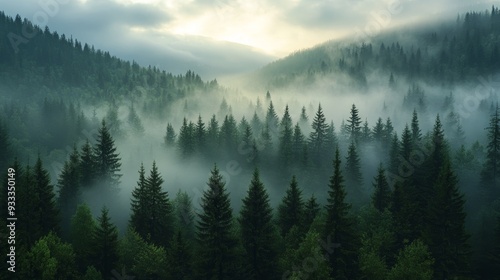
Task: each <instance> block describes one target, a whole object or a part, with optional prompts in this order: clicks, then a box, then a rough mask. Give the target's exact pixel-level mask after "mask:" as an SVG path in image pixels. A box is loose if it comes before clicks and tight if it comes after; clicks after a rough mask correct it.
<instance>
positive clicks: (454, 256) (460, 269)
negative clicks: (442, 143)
mask: <svg viewBox="0 0 500 280" xmlns="http://www.w3.org/2000/svg"><path fill="white" fill-rule="evenodd" d="M435 187H436V189H435V192H434V193H435V195H434V196H433V197H432V201H431V202H430V205H429V212H430V213H429V223H428V225H429V227H428V231H427V232H426V234H425V237H426V238H425V240H426V241H427V244H429V249H430V251H431V253H432V256H433V257H434V259H435V260H436V262H435V265H434V275H435V276H436V278H439V279H456V278H460V277H466V276H467V275H468V269H469V256H470V246H469V244H468V238H469V236H468V234H467V233H466V232H465V216H466V214H465V210H464V205H465V199H464V196H463V194H461V193H460V191H459V189H458V180H457V178H456V176H455V174H454V172H453V170H452V169H451V166H450V163H449V161H448V160H446V161H445V162H444V165H443V167H442V168H441V171H440V173H439V177H438V179H437V182H436V185H435Z"/></svg>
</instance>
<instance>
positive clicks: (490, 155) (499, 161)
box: [481, 105, 500, 193]
mask: <svg viewBox="0 0 500 280" xmlns="http://www.w3.org/2000/svg"><path fill="white" fill-rule="evenodd" d="M499 110H500V109H499V107H498V105H497V107H496V108H495V111H494V114H493V115H492V116H491V118H490V124H489V126H488V128H487V130H488V146H487V150H486V162H485V163H484V166H483V169H482V171H481V182H482V185H483V186H484V187H486V188H487V189H488V191H490V192H492V191H493V193H494V192H496V193H498V192H499V191H498V177H499V176H500V115H499Z"/></svg>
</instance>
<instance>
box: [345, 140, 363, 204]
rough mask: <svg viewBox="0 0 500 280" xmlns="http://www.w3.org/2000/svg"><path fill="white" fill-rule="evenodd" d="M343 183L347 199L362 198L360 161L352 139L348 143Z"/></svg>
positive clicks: (359, 199) (356, 199)
mask: <svg viewBox="0 0 500 280" xmlns="http://www.w3.org/2000/svg"><path fill="white" fill-rule="evenodd" d="M345 179H346V180H345V183H346V189H347V197H348V200H349V201H350V202H351V203H352V202H354V201H356V202H361V201H362V200H363V199H364V192H363V178H362V175H361V162H360V159H359V156H358V152H357V151H356V144H355V143H354V141H352V142H351V144H350V145H349V150H348V151H347V157H346V165H345Z"/></svg>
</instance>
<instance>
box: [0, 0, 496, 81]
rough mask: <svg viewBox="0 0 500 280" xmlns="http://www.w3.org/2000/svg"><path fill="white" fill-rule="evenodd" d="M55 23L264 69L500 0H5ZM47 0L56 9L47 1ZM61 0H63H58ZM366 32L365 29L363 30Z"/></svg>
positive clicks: (105, 45) (182, 60)
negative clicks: (294, 55) (321, 47)
mask: <svg viewBox="0 0 500 280" xmlns="http://www.w3.org/2000/svg"><path fill="white" fill-rule="evenodd" d="M0 3H1V5H0V10H4V11H5V12H6V14H7V15H11V16H15V15H16V14H20V15H21V16H22V17H23V18H28V19H29V20H31V21H33V22H34V23H35V24H42V23H44V24H45V23H46V25H48V26H49V28H50V29H51V31H57V32H58V33H59V34H63V33H64V34H66V35H67V36H71V35H72V36H73V38H76V39H78V40H79V41H82V42H84V43H85V42H87V43H89V44H91V45H94V46H95V47H96V48H101V49H103V50H108V51H110V53H111V54H112V55H116V56H118V57H120V58H124V59H128V60H132V59H134V60H136V61H137V62H139V63H140V64H142V65H155V66H158V67H160V68H162V69H165V70H167V71H169V72H173V73H185V72H186V71H187V70H188V69H193V70H194V71H195V72H197V73H200V74H201V75H202V77H203V78H204V79H213V78H214V77H218V76H221V75H226V74H231V73H240V72H244V71H251V70H254V69H257V68H259V67H261V66H263V65H265V64H266V63H268V62H270V61H272V60H274V59H276V58H279V57H284V56H286V55H287V54H289V53H291V52H293V51H296V50H300V49H305V48H309V47H312V46H314V45H316V44H318V43H321V42H324V41H327V40H330V39H338V38H342V37H345V36H353V35H354V34H356V33H358V34H363V32H364V33H366V34H371V33H374V32H375V33H376V32H377V31H378V30H383V29H387V28H395V27H397V26H399V25H401V24H409V23H412V22H417V21H425V20H429V19H435V18H443V17H447V16H456V15H457V14H458V13H462V12H464V11H469V10H483V9H487V8H490V7H491V5H492V4H496V5H500V0H496V1H474V0H275V1H264V0H252V1H248V0H233V1H231V0H183V1H180V0H21V1H11V0H0ZM42 3H52V5H48V6H49V7H50V9H47V8H46V7H45V8H44V5H43V4H42ZM54 3H57V6H56V7H54V5H53V4H54ZM360 32H361V33H360Z"/></svg>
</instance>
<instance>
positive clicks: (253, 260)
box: [238, 169, 278, 279]
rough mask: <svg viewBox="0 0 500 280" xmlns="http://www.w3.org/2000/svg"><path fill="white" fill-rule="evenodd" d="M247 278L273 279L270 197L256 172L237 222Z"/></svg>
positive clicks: (274, 265)
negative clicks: (246, 268)
mask: <svg viewBox="0 0 500 280" xmlns="http://www.w3.org/2000/svg"><path fill="white" fill-rule="evenodd" d="M238 221H239V223H240V227H241V239H242V244H243V247H244V248H245V259H246V260H247V263H248V275H250V279H276V278H277V276H278V275H277V271H276V263H277V252H276V249H275V247H274V244H275V243H276V240H277V238H276V236H275V232H276V231H275V228H274V225H273V222H272V209H271V206H270V204H269V196H268V194H267V192H266V190H265V188H264V184H262V182H261V181H260V178H259V171H258V170H257V169H255V171H254V173H253V178H252V181H251V182H250V186H249V188H248V192H247V195H246V197H245V198H244V199H243V206H242V208H241V211H240V218H239V219H238Z"/></svg>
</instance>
